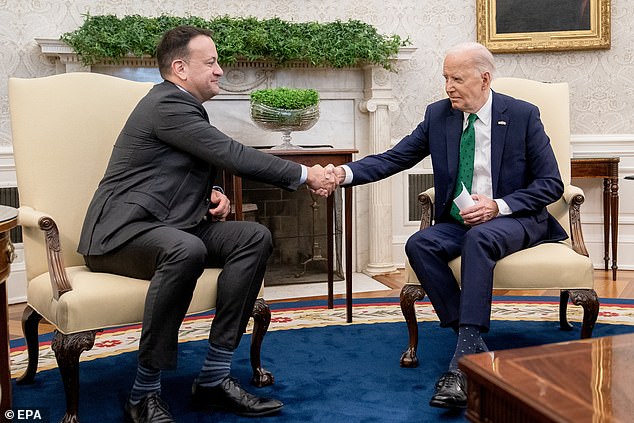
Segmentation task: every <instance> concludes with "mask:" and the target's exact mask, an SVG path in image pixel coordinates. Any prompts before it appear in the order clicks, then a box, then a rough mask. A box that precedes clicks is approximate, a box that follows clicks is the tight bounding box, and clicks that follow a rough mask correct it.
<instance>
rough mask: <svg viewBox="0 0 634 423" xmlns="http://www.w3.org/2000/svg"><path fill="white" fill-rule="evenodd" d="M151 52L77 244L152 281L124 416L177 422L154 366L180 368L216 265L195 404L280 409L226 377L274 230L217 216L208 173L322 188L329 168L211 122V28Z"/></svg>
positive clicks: (94, 257)
mask: <svg viewBox="0 0 634 423" xmlns="http://www.w3.org/2000/svg"><path fill="white" fill-rule="evenodd" d="M156 56H157V60H158V63H159V71H160V73H161V76H162V77H163V79H164V82H162V83H161V84H158V85H155V86H154V87H153V88H152V89H151V90H150V92H149V93H148V94H147V95H146V96H145V97H144V98H143V99H142V100H141V101H140V102H139V104H138V105H137V106H136V108H135V109H134V111H133V112H132V113H131V115H130V117H129V118H128V121H127V123H126V124H125V126H124V128H123V129H122V131H121V133H120V135H119V137H118V139H117V141H116V143H115V146H114V149H113V152H112V156H111V158H110V162H109V164H108V167H107V169H106V172H105V175H104V177H103V179H102V181H101V182H100V184H99V187H98V188H97V191H96V193H95V195H94V197H93V199H92V202H91V204H90V206H89V208H88V211H87V214H86V218H85V221H84V226H83V229H82V234H81V240H80V244H79V248H78V251H79V253H81V254H83V255H84V257H85V260H86V264H87V266H88V267H89V268H90V269H91V270H93V271H95V272H109V273H117V274H122V275H126V276H130V277H136V278H141V279H150V281H151V282H150V287H149V290H148V294H147V297H146V303H145V311H144V318H143V328H142V334H141V341H140V345H139V364H138V371H137V376H136V379H135V382H134V386H133V388H132V392H131V394H130V398H129V401H128V402H127V403H126V406H125V416H126V419H127V420H128V421H132V422H161V423H162V422H171V421H173V419H172V417H171V415H170V413H169V411H168V408H167V406H166V404H165V403H164V402H163V400H162V399H161V398H160V396H159V394H160V388H161V379H160V378H161V370H162V369H172V368H175V367H176V357H177V349H178V329H179V326H180V324H181V322H182V320H183V318H184V316H185V313H186V311H187V308H188V306H189V303H190V301H191V298H192V293H193V290H194V287H195V285H196V281H197V279H198V277H199V276H200V275H201V274H202V272H203V270H204V269H205V268H206V267H222V269H223V270H222V272H221V274H220V276H219V278H218V298H217V301H216V314H215V318H214V320H213V323H212V326H211V331H210V335H209V350H208V354H207V357H206V359H205V362H204V365H203V368H202V370H201V372H200V374H199V376H198V378H197V379H196V380H195V382H194V385H193V388H192V391H193V399H194V403H196V404H198V405H201V406H204V407H212V408H223V409H226V410H229V411H232V412H235V413H237V414H241V415H248V416H261V415H267V414H271V413H275V412H278V411H279V410H280V409H281V408H282V403H281V402H280V401H277V400H274V399H266V398H259V397H257V396H255V395H252V394H250V393H248V392H246V391H244V390H243V389H242V388H241V387H240V385H239V384H238V383H237V381H236V380H235V379H233V378H231V377H230V375H229V373H230V365H231V359H232V355H233V351H234V350H235V348H236V347H237V345H238V344H239V342H240V338H241V336H242V334H243V333H244V330H245V328H246V326H247V322H248V320H249V317H250V314H251V312H252V310H253V306H254V303H255V300H256V297H257V295H258V292H259V291H260V288H261V284H262V278H263V277H264V272H265V266H266V262H267V259H268V258H269V256H270V254H271V250H272V241H271V234H270V232H269V231H268V229H266V228H265V227H264V226H262V225H259V224H257V223H254V222H227V221H224V219H225V218H226V216H227V215H228V213H229V210H230V204H229V200H228V198H227V197H226V196H225V195H224V194H223V192H222V190H221V188H219V187H216V186H213V181H214V179H215V176H216V173H217V171H218V170H219V169H226V170H228V171H229V172H231V173H233V174H235V175H239V176H243V177H247V178H251V179H255V180H258V181H261V182H266V183H270V184H273V185H276V186H278V187H281V188H285V189H288V190H295V189H297V188H298V187H299V186H300V185H301V184H303V183H304V182H305V183H306V184H307V185H308V186H309V187H310V188H311V189H313V190H314V191H315V192H317V193H319V194H321V195H328V194H329V193H330V192H331V191H332V190H333V189H334V187H335V182H334V176H333V175H332V167H330V168H329V171H328V172H327V171H326V170H325V169H324V168H322V167H321V166H314V167H312V168H307V167H305V166H302V165H299V164H297V163H293V162H290V161H286V160H282V159H280V158H277V157H275V156H273V155H269V154H266V153H263V152H259V151H257V150H255V149H253V148H250V147H246V146H244V145H242V144H240V143H239V142H237V141H234V140H232V139H231V138H229V137H228V136H226V135H225V134H223V133H222V132H220V131H219V130H218V129H216V128H215V127H214V126H212V125H210V123H209V117H208V116H207V112H206V111H205V108H204V107H203V102H204V101H207V100H209V99H211V98H212V97H213V96H215V95H216V94H218V92H219V90H220V89H219V86H218V80H219V78H220V77H221V76H222V74H223V72H222V69H221V68H220V66H219V65H218V53H217V50H216V46H215V44H214V42H213V40H212V38H211V33H210V32H209V31H207V30H202V29H198V28H193V27H187V26H183V27H178V28H175V29H173V30H170V31H168V32H167V33H166V34H165V35H164V36H163V38H162V39H161V41H160V42H159V44H158V47H157V51H156Z"/></svg>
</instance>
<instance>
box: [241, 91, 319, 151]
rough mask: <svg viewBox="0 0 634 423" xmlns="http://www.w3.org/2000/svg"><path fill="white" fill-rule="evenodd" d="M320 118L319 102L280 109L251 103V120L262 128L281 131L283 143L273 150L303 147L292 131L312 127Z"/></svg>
mask: <svg viewBox="0 0 634 423" xmlns="http://www.w3.org/2000/svg"><path fill="white" fill-rule="evenodd" d="M318 119H319V104H315V105H313V106H309V107H306V108H305V109H293V110H289V109H280V108H277V107H271V106H267V105H265V104H262V103H253V102H252V103H251V120H253V122H254V123H255V124H256V125H257V126H258V127H259V128H261V129H265V130H267V131H274V132H281V133H282V143H281V144H279V145H276V146H274V147H272V149H273V150H297V149H301V148H303V147H300V146H298V145H295V144H293V143H292V140H291V132H295V131H305V130H307V129H310V128H312V127H313V126H314V125H315V123H317V120H318Z"/></svg>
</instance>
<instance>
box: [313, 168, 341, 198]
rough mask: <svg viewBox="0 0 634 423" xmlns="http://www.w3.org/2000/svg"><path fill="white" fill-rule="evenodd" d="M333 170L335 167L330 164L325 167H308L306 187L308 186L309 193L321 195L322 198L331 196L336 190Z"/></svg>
mask: <svg viewBox="0 0 634 423" xmlns="http://www.w3.org/2000/svg"><path fill="white" fill-rule="evenodd" d="M334 169H335V167H334V166H333V165H331V164H329V165H327V166H326V167H323V166H321V165H314V166H313V167H309V168H308V177H307V178H306V185H308V188H310V190H311V192H313V193H315V194H318V195H321V196H322V197H328V196H329V195H330V194H332V192H333V191H334V190H335V189H336V188H337V181H336V178H335V173H334Z"/></svg>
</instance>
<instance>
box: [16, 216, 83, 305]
mask: <svg viewBox="0 0 634 423" xmlns="http://www.w3.org/2000/svg"><path fill="white" fill-rule="evenodd" d="M18 224H19V225H21V226H22V227H25V228H29V227H30V228H39V229H40V230H42V231H44V240H45V242H46V258H47V260H48V271H49V274H50V277H51V285H52V288H53V297H54V298H55V299H56V300H58V299H59V297H60V296H61V295H63V294H64V293H66V292H68V291H72V289H73V288H72V286H71V285H70V279H69V278H68V275H67V274H66V269H65V267H64V258H63V256H62V245H61V243H60V240H59V231H58V230H57V225H56V224H55V221H54V220H53V218H52V217H51V216H49V215H47V214H46V213H42V212H40V211H37V210H34V209H33V208H31V207H20V208H19V209H18Z"/></svg>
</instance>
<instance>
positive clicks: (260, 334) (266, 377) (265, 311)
mask: <svg viewBox="0 0 634 423" xmlns="http://www.w3.org/2000/svg"><path fill="white" fill-rule="evenodd" d="M252 316H253V335H252V336H251V369H252V370H253V377H252V378H251V384H252V385H254V386H257V387H262V386H269V385H272V384H273V383H275V378H274V377H273V374H272V373H271V372H269V371H268V370H265V369H264V368H263V367H262V359H261V357H262V356H261V351H262V342H263V341H264V335H266V332H267V330H268V329H269V324H270V323H271V309H270V308H269V306H268V304H267V303H266V301H264V299H263V298H258V299H257V300H256V301H255V306H254V307H253V314H252Z"/></svg>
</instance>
